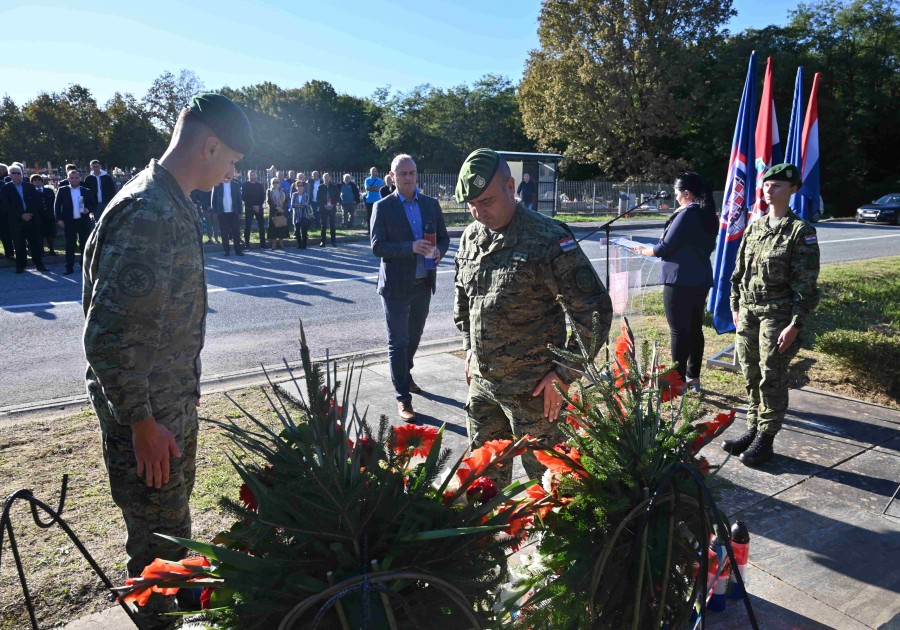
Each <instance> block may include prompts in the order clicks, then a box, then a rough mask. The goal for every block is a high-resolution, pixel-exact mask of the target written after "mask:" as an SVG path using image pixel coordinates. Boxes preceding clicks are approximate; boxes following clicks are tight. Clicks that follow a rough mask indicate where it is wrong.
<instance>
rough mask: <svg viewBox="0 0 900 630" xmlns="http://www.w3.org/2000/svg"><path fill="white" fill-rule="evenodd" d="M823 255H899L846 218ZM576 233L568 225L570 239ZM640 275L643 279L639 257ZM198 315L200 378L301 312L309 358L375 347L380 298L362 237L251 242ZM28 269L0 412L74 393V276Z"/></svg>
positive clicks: (218, 258)
mask: <svg viewBox="0 0 900 630" xmlns="http://www.w3.org/2000/svg"><path fill="white" fill-rule="evenodd" d="M817 229H818V233H819V243H820V245H821V250H822V262H823V263H836V262H841V261H846V260H856V259H865V258H874V257H879V256H889V255H900V228H897V227H889V226H877V225H869V224H867V225H857V224H855V223H820V224H818V226H817ZM660 233H661V229H660V228H658V227H656V228H653V229H641V228H639V227H627V226H623V227H621V228H619V229H618V230H616V232H615V233H614V234H613V236H616V235H621V236H626V237H628V238H631V239H633V240H639V241H644V242H648V243H650V242H654V241H655V240H656V238H658V236H659V234H660ZM582 234H583V233H579V234H578V236H581V235H582ZM456 240H457V239H455V238H454V239H451V249H450V252H449V253H448V257H447V258H446V259H445V260H444V261H443V262H442V264H441V266H440V268H439V271H438V273H439V276H438V291H437V294H436V295H435V297H434V299H433V300H432V303H431V314H430V316H429V318H428V323H427V325H426V328H425V334H424V338H423V339H424V340H426V341H427V340H438V339H447V338H453V337H455V336H457V335H458V333H457V330H456V328H455V327H454V325H453V320H452V313H453V305H452V297H453V292H452V279H453V265H452V256H453V255H454V253H455V251H456ZM582 246H583V247H584V249H585V251H586V252H587V254H588V256H589V257H590V258H591V260H592V261H593V262H594V264H595V266H596V268H597V270H598V273H599V274H600V277H601V278H603V277H604V276H605V264H604V263H603V255H604V247H603V245H602V244H601V242H600V239H599V234H597V235H594V236H593V237H591V238H589V239H587V240H585V241H583V242H582ZM643 268H644V269H645V273H647V275H649V276H653V275H655V274H654V273H653V271H652V269H651V268H650V267H648V266H647V265H643ZM206 269H207V282H208V285H209V317H208V319H207V336H206V347H205V348H204V350H203V354H202V359H203V372H204V377H208V376H211V375H220V374H228V373H233V372H237V371H241V370H249V369H253V368H256V367H258V366H259V365H260V363H264V364H266V365H274V364H277V363H280V361H281V357H287V358H288V359H291V360H293V359H297V358H298V357H299V353H298V348H299V342H298V340H299V336H300V325H299V322H300V320H301V319H302V320H303V325H304V328H305V330H306V333H307V338H308V340H309V342H310V347H311V350H312V353H313V356H324V355H325V352H326V350H328V351H330V352H331V353H333V354H345V353H353V352H359V353H363V352H366V351H368V350H372V349H376V348H381V347H383V346H384V345H385V331H384V318H383V314H382V310H381V302H380V299H379V298H378V296H377V294H376V293H375V280H376V274H377V269H378V263H377V260H376V259H375V258H374V257H373V256H372V254H371V252H370V251H369V248H368V246H367V243H366V242H364V241H359V242H352V243H339V244H338V247H335V248H332V247H325V248H319V247H314V248H310V249H308V250H305V251H303V250H297V249H288V250H286V251H284V252H272V251H260V250H251V251H250V252H249V253H248V254H247V255H246V256H244V257H235V256H232V257H230V258H225V257H223V256H222V255H221V253H219V252H212V251H210V250H207V258H206ZM62 270H63V269H62V265H55V266H51V272H52V273H50V274H46V275H41V274H38V273H37V272H34V271H32V270H29V273H26V274H24V275H14V274H13V269H12V268H3V269H0V348H2V350H3V351H2V356H3V359H4V361H3V364H4V367H3V371H2V374H3V377H2V378H0V410H2V409H4V408H5V409H9V408H13V407H21V406H25V405H30V404H36V403H39V402H42V401H48V400H52V399H58V398H65V397H71V396H77V395H80V394H83V393H84V354H83V351H82V348H81V331H82V326H83V321H84V318H83V315H82V311H81V306H80V300H81V280H80V277H79V276H78V275H75V276H64V275H62V273H61V272H62Z"/></svg>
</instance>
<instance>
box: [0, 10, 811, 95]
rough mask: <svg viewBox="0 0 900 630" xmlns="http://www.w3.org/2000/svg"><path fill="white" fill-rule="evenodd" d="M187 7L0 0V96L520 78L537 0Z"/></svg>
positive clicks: (762, 22) (757, 15) (750, 19)
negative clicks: (162, 78)
mask: <svg viewBox="0 0 900 630" xmlns="http://www.w3.org/2000/svg"><path fill="white" fill-rule="evenodd" d="M194 4H196V5H197V6H188V5H187V3H182V2H175V1H173V0H155V1H153V0H151V1H150V2H129V1H127V0H126V1H125V2H118V3H115V4H112V3H103V2H93V3H86V2H85V3H77V4H76V3H74V2H65V1H63V0H55V1H53V0H36V1H33V2H28V3H25V2H21V1H16V2H11V1H10V0H0V29H2V33H3V43H2V51H3V52H2V58H0V77H2V81H0V96H2V95H4V94H8V95H9V96H11V97H12V98H13V100H14V101H15V102H16V103H18V104H19V105H22V104H24V103H25V102H27V101H29V100H31V99H33V98H34V97H35V96H37V95H38V94H39V93H40V92H42V91H45V92H56V91H60V90H63V89H65V87H66V86H67V85H69V84H70V83H79V84H81V85H83V86H85V87H87V88H88V89H89V90H91V92H92V94H93V95H94V97H95V98H96V99H97V100H98V101H99V102H100V103H101V104H102V103H104V102H105V101H106V100H107V99H108V98H109V97H111V96H112V95H113V93H114V92H117V91H118V92H131V93H132V94H134V95H135V96H136V97H138V98H141V97H142V96H143V95H144V94H145V93H146V91H147V89H148V88H149V86H150V84H151V83H152V81H153V79H154V78H156V77H157V76H159V75H160V74H162V73H163V72H164V71H166V70H169V71H171V72H172V73H173V74H176V75H177V74H178V71H179V70H181V69H182V68H186V69H189V70H193V71H194V72H195V73H196V74H197V75H198V76H199V77H200V79H201V80H202V81H203V82H204V83H205V84H206V87H207V88H211V89H216V88H220V87H222V86H224V85H228V86H231V87H243V86H246V85H253V84H255V83H260V82H262V81H271V82H273V83H275V84H277V85H279V86H281V87H286V88H287V87H299V86H301V85H303V84H304V83H305V82H306V81H309V80H311V79H323V80H327V81H329V82H330V83H331V84H332V85H334V87H335V89H336V90H337V91H338V92H343V93H347V94H353V95H356V96H368V95H371V94H372V92H373V91H374V90H375V88H377V87H381V86H384V85H390V86H391V88H392V90H408V89H410V88H412V87H414V86H416V85H419V84H423V83H431V84H432V85H436V86H440V87H448V86H452V85H459V84H461V83H471V82H472V81H475V80H476V79H478V78H479V77H481V76H482V75H484V74H487V73H496V74H501V75H506V76H508V77H509V78H511V79H512V80H513V81H518V80H519V79H520V78H521V76H522V69H523V67H524V63H525V59H526V58H527V56H528V51H529V50H531V49H533V48H535V47H536V46H537V44H538V41H537V34H536V31H537V17H538V13H539V10H540V2H539V1H538V0H428V1H426V2H418V3H417V2H410V1H409V0H406V1H401V2H394V1H374V0H372V1H369V2H364V1H362V0H326V2H322V3H320V2H307V1H300V2H297V1H296V0H295V1H293V2H290V1H283V2H266V1H262V0H255V1H251V2H234V1H227V0H222V1H221V2H217V3H215V5H212V6H210V8H204V6H203V5H207V4H211V3H205V2H202V1H198V0H195V2H194ZM794 6H795V4H794V3H788V2H781V1H779V0H769V1H764V0H735V7H736V8H737V10H738V12H739V15H738V17H737V18H735V19H734V20H733V21H732V22H731V23H730V24H729V28H730V29H731V30H732V31H741V30H744V29H745V28H749V27H754V28H761V27H764V26H766V25H768V24H773V23H774V24H783V23H785V22H786V21H787V12H788V10H789V9H790V8H792V7H794Z"/></svg>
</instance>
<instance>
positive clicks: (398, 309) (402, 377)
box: [381, 280, 431, 402]
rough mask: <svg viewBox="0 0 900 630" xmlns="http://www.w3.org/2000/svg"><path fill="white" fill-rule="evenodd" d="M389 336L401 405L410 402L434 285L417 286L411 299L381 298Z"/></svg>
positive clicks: (391, 362)
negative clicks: (411, 382)
mask: <svg viewBox="0 0 900 630" xmlns="http://www.w3.org/2000/svg"><path fill="white" fill-rule="evenodd" d="M381 304H382V306H383V307H384V317H385V322H386V324H387V325H386V328H387V336H388V357H389V359H390V364H391V382H392V383H393V384H394V391H395V392H396V394H397V402H409V401H411V400H412V396H411V395H410V393H409V372H410V370H412V367H413V356H415V354H416V350H418V349H419V342H420V341H421V340H422V331H423V330H424V329H425V319H426V318H427V317H428V308H429V306H430V305H431V283H430V282H428V281H427V280H426V281H424V282H419V283H416V285H415V287H414V288H413V292H412V294H411V295H410V296H409V297H408V298H386V297H384V296H381Z"/></svg>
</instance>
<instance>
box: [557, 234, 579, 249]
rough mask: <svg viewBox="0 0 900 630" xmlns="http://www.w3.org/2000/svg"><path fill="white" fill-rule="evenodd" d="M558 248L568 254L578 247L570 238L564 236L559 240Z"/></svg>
mask: <svg viewBox="0 0 900 630" xmlns="http://www.w3.org/2000/svg"><path fill="white" fill-rule="evenodd" d="M559 246H560V247H561V248H562V250H563V251H564V252H570V251H572V250H573V249H575V248H576V247H578V243H576V242H575V239H574V238H572V237H571V236H566V237H565V238H561V239H559Z"/></svg>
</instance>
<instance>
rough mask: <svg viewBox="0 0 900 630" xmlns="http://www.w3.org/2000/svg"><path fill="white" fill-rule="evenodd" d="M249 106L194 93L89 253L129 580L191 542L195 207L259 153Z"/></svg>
mask: <svg viewBox="0 0 900 630" xmlns="http://www.w3.org/2000/svg"><path fill="white" fill-rule="evenodd" d="M252 143H253V137H252V134H251V132H250V124H249V122H248V121H247V118H246V116H245V115H244V113H243V112H242V111H241V110H240V109H239V108H238V107H237V106H236V105H235V104H234V103H232V102H231V101H230V100H228V99H227V98H225V97H224V96H221V95H218V94H201V95H198V96H197V97H195V98H194V100H193V101H192V103H191V106H190V107H187V108H185V109H184V110H183V111H182V112H181V115H180V117H179V119H178V123H177V124H176V126H175V131H174V134H173V136H172V141H171V143H170V145H169V148H168V150H167V151H166V153H165V154H164V155H163V157H162V158H161V159H160V160H159V161H157V160H152V161H151V162H150V165H149V166H148V167H147V168H146V169H144V171H142V172H141V173H140V174H138V175H137V176H136V177H134V178H133V179H131V181H129V182H128V183H127V184H126V185H125V186H124V187H123V188H122V190H121V191H120V192H119V193H118V194H117V195H116V196H115V197H114V198H113V199H112V200H111V201H110V203H109V206H108V208H107V210H106V212H104V214H103V217H102V218H101V219H100V222H99V223H98V224H97V227H96V229H95V230H94V231H93V233H92V234H91V236H90V238H89V240H88V243H87V246H86V248H85V253H84V259H85V264H84V266H83V267H84V284H83V287H84V288H83V300H82V302H83V306H84V313H85V318H86V322H85V328H84V350H85V355H86V356H87V360H88V370H87V389H88V393H89V395H90V398H91V402H92V403H93V406H94V410H95V411H96V413H97V417H98V419H99V421H100V428H101V431H102V436H103V458H104V462H105V464H106V468H107V472H108V473H109V482H110V489H111V492H112V497H113V500H114V501H115V503H116V505H118V506H119V508H120V509H121V510H122V514H123V516H124V518H125V526H126V531H127V541H126V544H125V549H126V552H127V554H128V558H129V560H128V575H129V576H132V577H134V576H138V575H140V573H141V571H142V570H143V569H144V567H145V566H146V565H148V564H150V563H151V562H152V561H153V559H154V558H157V557H159V558H165V559H168V560H179V559H180V558H182V557H184V554H185V549H184V548H183V547H181V546H179V545H176V544H174V543H171V542H169V541H166V540H163V539H162V538H159V537H157V536H154V535H153V534H154V533H155V532H159V533H165V534H169V535H174V536H181V537H189V536H190V534H191V517H190V510H189V506H188V501H189V498H190V495H191V491H192V489H193V486H194V469H195V461H196V451H197V409H196V406H197V405H198V404H199V397H200V391H199V386H200V350H201V348H202V347H203V337H204V332H205V322H206V311H207V305H206V276H205V271H204V267H203V250H202V249H201V248H200V246H199V245H198V243H199V242H200V232H201V226H200V220H199V217H198V215H197V212H196V210H195V209H194V207H193V205H192V204H191V202H190V198H189V193H190V191H191V190H193V189H195V188H199V189H202V190H209V189H210V188H212V187H213V186H214V185H216V184H217V183H219V182H220V181H222V178H223V177H224V176H225V175H230V174H232V173H233V172H234V164H235V162H236V161H237V160H239V159H240V158H241V156H242V154H244V153H246V152H247V151H249V150H250V149H251V148H252ZM172 610H175V602H174V598H172V597H166V598H163V597H161V596H159V595H154V596H153V597H152V598H151V600H150V602H148V605H147V606H145V607H143V608H142V609H141V610H140V611H139V619H140V622H141V624H142V627H146V628H166V627H170V626H172V625H174V619H173V618H172V617H161V616H159V613H162V612H166V611H172Z"/></svg>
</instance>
